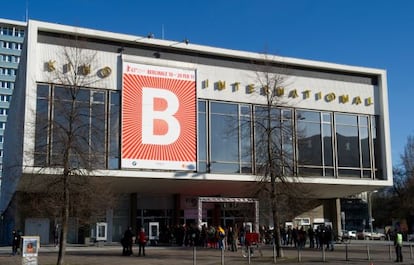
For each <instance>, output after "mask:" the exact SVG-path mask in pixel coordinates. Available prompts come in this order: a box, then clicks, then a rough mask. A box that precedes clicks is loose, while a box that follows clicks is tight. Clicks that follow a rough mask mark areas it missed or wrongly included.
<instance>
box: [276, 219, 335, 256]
mask: <svg viewBox="0 0 414 265" xmlns="http://www.w3.org/2000/svg"><path fill="white" fill-rule="evenodd" d="M280 236H281V243H282V245H284V246H294V247H297V248H304V247H305V246H306V242H309V247H310V248H318V249H322V248H325V249H326V250H331V251H333V250H334V242H335V233H334V231H333V229H332V227H331V226H330V225H318V226H317V227H316V228H315V229H314V228H312V227H309V228H307V229H305V227H303V226H302V227H293V228H292V227H291V226H289V227H287V228H285V227H282V228H280Z"/></svg>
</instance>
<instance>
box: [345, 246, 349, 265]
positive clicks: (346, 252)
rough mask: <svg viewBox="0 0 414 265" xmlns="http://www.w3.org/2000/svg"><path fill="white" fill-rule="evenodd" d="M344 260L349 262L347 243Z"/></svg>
mask: <svg viewBox="0 0 414 265" xmlns="http://www.w3.org/2000/svg"><path fill="white" fill-rule="evenodd" d="M345 260H346V261H349V259H348V243H345Z"/></svg>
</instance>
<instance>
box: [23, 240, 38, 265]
mask: <svg viewBox="0 0 414 265" xmlns="http://www.w3.org/2000/svg"><path fill="white" fill-rule="evenodd" d="M39 247H40V237H39V236H22V256H23V259H22V264H23V265H37V264H38V263H37V255H38V253H39Z"/></svg>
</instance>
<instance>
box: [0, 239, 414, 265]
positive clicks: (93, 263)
mask: <svg viewBox="0 0 414 265" xmlns="http://www.w3.org/2000/svg"><path fill="white" fill-rule="evenodd" d="M367 246H368V247H367ZM347 248H348V260H347V255H346V246H345V245H344V244H338V245H336V246H335V250H334V251H326V252H323V251H321V250H316V249H309V248H307V249H304V250H303V251H302V252H301V253H300V257H299V256H298V250H297V249H295V248H291V247H288V248H284V250H283V251H284V258H280V259H277V264H302V265H303V264H312V265H322V264H325V265H326V264H364V265H371V264H375V265H377V264H385V265H386V264H395V262H394V258H395V254H394V248H393V247H390V245H389V244H386V243H385V242H384V243H383V244H378V243H371V242H370V243H369V244H368V243H354V244H350V245H348V246H347ZM121 251H122V249H121V246H102V247H97V246H69V247H68V248H67V252H66V258H65V261H66V264H71V265H72V264H73V265H98V264H99V265H132V264H134V265H136V264H145V265H158V264H159V265H161V264H168V265H193V264H198V265H201V264H203V265H213V264H214V265H217V264H223V262H222V252H221V250H219V249H206V248H197V249H196V263H194V256H193V254H194V248H191V247H189V248H187V247H147V248H146V256H145V257H138V256H137V251H138V249H137V247H135V249H134V254H133V256H129V257H125V256H122V255H121ZM390 251H391V252H390ZM261 252H262V255H260V253H259V251H257V250H256V251H255V253H254V256H253V257H252V258H251V260H250V264H258V265H259V264H260V265H267V264H274V263H273V249H272V246H269V245H267V246H263V247H262V248H261ZM10 253H11V247H2V248H0V264H1V265H16V264H22V261H21V259H22V258H21V257H20V256H12V255H10ZM57 253H58V250H57V248H55V247H53V246H46V247H41V248H40V252H39V257H38V264H40V265H54V264H56V260H57ZM403 253H404V259H405V261H404V262H402V263H399V264H414V259H412V257H411V256H412V248H411V247H409V246H405V247H404V249H403ZM323 254H325V262H324V261H323ZM368 254H369V256H370V259H368ZM390 254H391V255H390ZM299 259H300V262H299ZM224 264H226V265H236V264H237V265H238V264H249V260H248V258H244V257H242V254H241V251H240V250H239V251H238V252H231V251H224Z"/></svg>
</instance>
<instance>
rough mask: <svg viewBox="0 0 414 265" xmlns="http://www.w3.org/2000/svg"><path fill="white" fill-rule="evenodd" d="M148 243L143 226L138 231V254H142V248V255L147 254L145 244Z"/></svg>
mask: <svg viewBox="0 0 414 265" xmlns="http://www.w3.org/2000/svg"><path fill="white" fill-rule="evenodd" d="M146 244H147V235H146V234H145V229H144V228H143V227H141V229H140V231H139V233H138V245H139V250H138V256H141V250H142V256H145V245H146Z"/></svg>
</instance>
